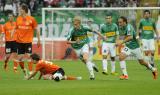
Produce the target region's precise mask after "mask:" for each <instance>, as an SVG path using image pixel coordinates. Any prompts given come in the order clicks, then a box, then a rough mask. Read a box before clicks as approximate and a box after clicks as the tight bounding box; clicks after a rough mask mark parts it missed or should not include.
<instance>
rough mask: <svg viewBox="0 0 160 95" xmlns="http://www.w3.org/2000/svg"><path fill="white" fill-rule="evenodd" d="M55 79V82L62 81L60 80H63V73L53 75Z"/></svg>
mask: <svg viewBox="0 0 160 95" xmlns="http://www.w3.org/2000/svg"><path fill="white" fill-rule="evenodd" d="M53 79H54V80H55V81H60V80H62V79H63V76H62V74H61V73H55V74H54V75H53Z"/></svg>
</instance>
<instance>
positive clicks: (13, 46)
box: [12, 41, 18, 73]
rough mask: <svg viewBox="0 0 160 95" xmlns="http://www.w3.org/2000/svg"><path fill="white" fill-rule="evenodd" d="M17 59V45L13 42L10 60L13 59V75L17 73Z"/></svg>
mask: <svg viewBox="0 0 160 95" xmlns="http://www.w3.org/2000/svg"><path fill="white" fill-rule="evenodd" d="M17 58H18V54H17V43H16V41H13V42H12V59H13V70H14V72H15V73H17V67H18V63H17V62H16V59H17Z"/></svg>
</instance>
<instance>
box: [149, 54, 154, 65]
mask: <svg viewBox="0 0 160 95" xmlns="http://www.w3.org/2000/svg"><path fill="white" fill-rule="evenodd" d="M150 61H151V64H154V56H152V55H151V60H150Z"/></svg>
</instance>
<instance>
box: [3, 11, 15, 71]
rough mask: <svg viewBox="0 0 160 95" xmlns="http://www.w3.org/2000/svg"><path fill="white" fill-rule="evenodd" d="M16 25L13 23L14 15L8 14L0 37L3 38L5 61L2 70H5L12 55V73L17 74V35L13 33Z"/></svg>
mask: <svg viewBox="0 0 160 95" xmlns="http://www.w3.org/2000/svg"><path fill="white" fill-rule="evenodd" d="M15 27H16V23H15V22H14V15H13V13H9V14H8V21H7V22H6V23H5V24H4V26H3V29H2V35H3V36H5V53H6V55H5V61H4V63H5V64H4V69H5V70H7V65H8V61H9V58H10V57H11V55H12V58H13V62H14V71H15V72H17V65H18V64H17V62H16V61H15V60H16V57H17V43H16V39H17V34H16V31H15Z"/></svg>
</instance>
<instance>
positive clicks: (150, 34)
mask: <svg viewBox="0 0 160 95" xmlns="http://www.w3.org/2000/svg"><path fill="white" fill-rule="evenodd" d="M143 15H144V18H143V19H141V20H140V24H139V30H138V33H137V34H138V36H137V38H139V33H140V31H141V38H142V48H143V51H144V54H145V60H146V61H147V62H149V63H150V64H151V65H152V66H154V53H155V42H154V34H155V33H156V36H157V38H158V39H157V40H159V33H158V31H157V29H156V24H155V21H154V20H153V19H152V18H151V12H150V11H149V10H145V11H144V13H143Z"/></svg>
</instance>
